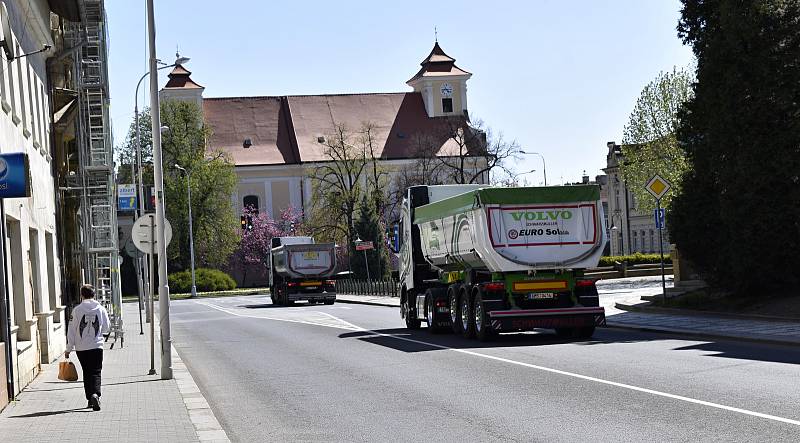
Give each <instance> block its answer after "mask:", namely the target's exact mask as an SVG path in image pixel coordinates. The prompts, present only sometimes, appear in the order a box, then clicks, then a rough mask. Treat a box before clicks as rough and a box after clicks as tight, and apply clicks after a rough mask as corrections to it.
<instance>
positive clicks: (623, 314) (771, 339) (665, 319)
mask: <svg viewBox="0 0 800 443" xmlns="http://www.w3.org/2000/svg"><path fill="white" fill-rule="evenodd" d="M600 297H601V299H602V297H603V294H600ZM336 300H337V302H342V303H357V304H367V305H377V306H391V307H398V306H400V298H399V297H381V296H366V295H347V294H337V296H336ZM617 307H618V308H621V309H625V306H623V305H622V304H621V303H617ZM606 314H607V317H606V323H607V326H609V327H613V328H624V329H634V330H640V331H652V332H666V333H671V334H680V335H693V336H706V337H715V338H727V339H738V340H747V341H756V342H765V343H778V344H791V345H800V322H787V321H772V320H764V319H746V318H727V317H718V316H712V315H699V314H685V315H681V314H672V313H670V314H662V313H650V312H629V311H620V310H618V309H613V310H612V309H606Z"/></svg>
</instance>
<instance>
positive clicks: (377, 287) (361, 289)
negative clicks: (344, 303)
mask: <svg viewBox="0 0 800 443" xmlns="http://www.w3.org/2000/svg"><path fill="white" fill-rule="evenodd" d="M336 293H337V294H352V295H379V296H384V297H399V296H400V290H399V289H398V285H397V280H394V279H392V278H382V279H378V280H355V279H346V280H336Z"/></svg>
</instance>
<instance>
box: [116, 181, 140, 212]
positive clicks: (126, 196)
mask: <svg viewBox="0 0 800 443" xmlns="http://www.w3.org/2000/svg"><path fill="white" fill-rule="evenodd" d="M117 209H118V210H120V211H133V210H136V186H134V185H118V186H117Z"/></svg>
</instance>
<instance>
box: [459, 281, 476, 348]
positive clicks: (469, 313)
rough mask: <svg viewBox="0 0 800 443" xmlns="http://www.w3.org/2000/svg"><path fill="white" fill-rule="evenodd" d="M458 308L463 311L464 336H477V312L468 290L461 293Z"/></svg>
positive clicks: (462, 327) (462, 330) (462, 331)
mask: <svg viewBox="0 0 800 443" xmlns="http://www.w3.org/2000/svg"><path fill="white" fill-rule="evenodd" d="M458 310H459V311H460V312H461V335H463V336H464V338H472V337H475V312H474V310H473V306H472V303H470V294H469V293H468V292H467V291H464V293H463V294H461V304H460V307H459V309H458Z"/></svg>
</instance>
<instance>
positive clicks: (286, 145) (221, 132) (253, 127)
mask: <svg viewBox="0 0 800 443" xmlns="http://www.w3.org/2000/svg"><path fill="white" fill-rule="evenodd" d="M203 113H204V114H205V120H206V124H208V125H209V127H210V128H211V131H212V132H211V138H210V140H209V147H210V148H211V149H214V150H217V149H219V150H222V151H225V152H227V153H228V154H230V156H231V159H232V160H233V162H234V163H235V164H236V165H240V166H245V165H263V164H286V163H297V162H298V160H299V158H298V156H297V151H296V149H294V148H293V144H292V142H291V135H290V132H289V126H288V115H287V112H286V110H285V104H284V103H283V100H282V98H281V97H232V98H206V99H203ZM245 139H250V141H251V143H252V145H251V146H250V147H249V148H246V149H245V148H244V141H245Z"/></svg>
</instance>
